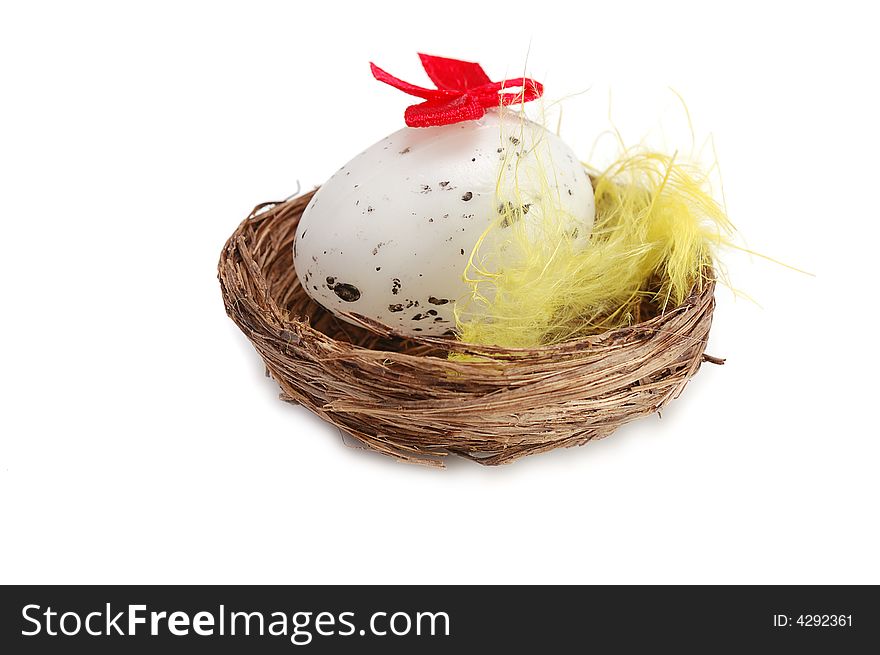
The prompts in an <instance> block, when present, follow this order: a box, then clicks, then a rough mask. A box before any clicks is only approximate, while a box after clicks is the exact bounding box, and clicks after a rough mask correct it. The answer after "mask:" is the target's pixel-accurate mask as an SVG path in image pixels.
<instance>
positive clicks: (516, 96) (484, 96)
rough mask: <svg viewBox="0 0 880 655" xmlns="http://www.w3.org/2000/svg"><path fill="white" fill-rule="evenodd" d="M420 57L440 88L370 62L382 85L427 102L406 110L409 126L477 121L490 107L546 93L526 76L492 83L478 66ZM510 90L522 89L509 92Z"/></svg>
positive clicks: (469, 63) (374, 74)
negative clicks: (413, 81) (417, 82)
mask: <svg viewBox="0 0 880 655" xmlns="http://www.w3.org/2000/svg"><path fill="white" fill-rule="evenodd" d="M419 57H420V58H421V60H422V67H423V68H424V69H425V72H426V73H427V74H428V77H430V78H431V81H432V82H433V83H434V84H436V85H437V88H436V89H425V88H422V87H420V86H416V85H414V84H410V83H409V82H404V81H403V80H400V79H398V78H396V77H394V76H393V75H390V74H388V73H386V72H385V71H383V70H382V69H381V68H379V67H378V66H376V64H374V63H372V62H371V63H370V70H371V71H373V77H375V78H376V79H377V80H379V81H380V82H385V84H390V85H391V86H393V87H394V88H396V89H400V90H401V91H403V92H404V93H408V94H410V95H413V96H416V97H418V98H424V100H425V102H422V103H419V104H417V105H411V106H409V107H407V108H406V112H405V113H404V115H403V116H404V119H405V120H406V124H407V125H409V126H410V127H432V126H434V125H450V124H452V123H458V122H461V121H473V120H477V119H478V118H481V117H482V116H483V115H484V114H485V113H486V109H488V108H490V107H498V106H499V105H510V104H513V103H521V102H531V101H532V100H537V99H538V98H540V97H541V94H542V93H544V87H543V86H542V85H541V84H540V82H536V81H535V80H532V79H529V78H527V77H516V78H513V79H510V80H503V81H501V82H493V81H492V80H490V79H489V76H488V75H486V73H485V72H484V71H483V69H482V67H481V66H480V65H479V64H475V63H472V62H469V61H459V60H458V59H447V58H446V57H434V56H431V55H423V54H419ZM511 88H514V89H515V88H520V89H521V90H520V91H516V92H510V91H507V90H506V89H511Z"/></svg>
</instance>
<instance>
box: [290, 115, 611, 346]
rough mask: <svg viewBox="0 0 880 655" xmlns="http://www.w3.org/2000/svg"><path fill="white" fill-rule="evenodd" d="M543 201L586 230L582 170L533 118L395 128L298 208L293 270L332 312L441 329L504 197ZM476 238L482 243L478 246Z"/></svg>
mask: <svg viewBox="0 0 880 655" xmlns="http://www.w3.org/2000/svg"><path fill="white" fill-rule="evenodd" d="M548 195H549V196H550V197H551V198H552V202H551V203H550V206H552V207H553V210H554V211H558V212H560V214H561V215H563V216H565V217H567V220H570V221H571V224H572V227H576V228H577V229H578V231H579V234H580V235H581V238H582V239H584V240H585V241H586V240H587V239H588V235H589V232H590V229H591V227H592V223H593V218H594V201H593V190H592V187H591V184H590V179H589V177H588V175H587V173H586V171H585V170H584V168H583V166H582V165H581V164H580V163H579V161H578V159H577V157H576V156H575V155H574V153H573V152H572V151H571V149H570V148H569V147H568V146H567V145H566V144H565V143H564V142H563V141H562V140H561V139H560V138H559V137H557V136H556V135H555V134H553V133H551V132H549V131H547V130H546V129H545V128H544V127H542V126H540V125H538V124H536V123H533V122H531V121H528V120H525V119H523V118H522V117H521V116H520V115H519V114H516V113H514V112H510V111H506V112H505V113H504V114H501V113H500V112H499V111H497V110H490V111H488V112H487V113H486V115H485V116H484V117H483V118H482V119H480V120H476V121H466V122H461V123H455V124H452V125H444V126H439V127H427V128H411V127H406V128H403V129H401V130H399V131H397V132H395V133H393V134H391V135H390V136H388V137H387V138H385V139H382V140H381V141H379V142H378V143H376V144H374V145H373V146H371V147H369V148H367V149H366V150H365V151H364V152H362V153H361V154H360V155H358V156H357V157H355V158H354V159H352V160H351V161H350V162H349V163H347V164H346V165H345V166H343V167H342V168H341V169H339V171H337V172H336V173H335V174H334V175H333V176H332V177H331V178H330V179H329V180H328V181H327V182H326V183H325V184H324V185H323V186H321V187H320V189H318V191H317V192H316V193H315V195H314V196H313V198H312V200H311V202H310V203H309V205H308V206H307V207H306V209H305V211H304V212H303V215H302V218H301V219H300V223H299V225H298V227H297V231H296V237H295V241H294V265H295V267H296V272H297V276H298V278H299V280H300V282H301V284H302V285H303V288H304V289H305V291H306V293H308V294H309V295H310V296H311V297H312V298H313V299H314V300H315V301H317V302H318V303H319V304H321V305H322V306H323V307H325V308H327V309H329V310H330V311H332V312H333V313H335V314H337V315H339V316H341V317H342V318H346V317H345V316H344V314H345V313H357V314H361V315H363V316H367V317H369V318H372V319H374V320H377V321H379V322H381V323H384V324H386V325H389V326H391V327H394V328H396V329H397V330H399V331H401V332H403V333H406V334H421V335H443V334H451V333H452V329H453V328H454V327H455V315H454V306H455V302H456V300H458V299H460V298H462V297H463V295H464V294H467V293H468V292H469V289H468V287H467V285H466V284H465V282H464V279H463V273H464V271H465V269H466V267H467V265H468V260H469V257H470V255H471V253H472V252H473V250H474V247H475V245H476V244H477V242H478V240H480V238H481V236H483V235H484V232H486V230H487V227H489V226H490V225H491V224H492V222H493V221H498V220H499V212H500V211H501V209H502V208H503V207H505V206H508V207H514V206H515V207H516V208H517V211H518V215H520V216H522V217H523V218H525V219H526V220H533V221H537V220H538V218H539V216H538V212H539V211H540V209H533V210H532V211H531V212H530V211H529V209H530V207H537V208H540V207H545V208H546V207H547V206H548V202H547V200H548ZM481 247H482V246H481Z"/></svg>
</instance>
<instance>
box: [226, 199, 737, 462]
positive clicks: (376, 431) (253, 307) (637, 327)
mask: <svg viewBox="0 0 880 655" xmlns="http://www.w3.org/2000/svg"><path fill="white" fill-rule="evenodd" d="M311 195H312V194H311V193H308V194H304V195H302V196H299V197H297V198H294V199H291V200H287V201H284V202H277V203H264V204H262V205H258V206H257V207H256V208H254V210H253V212H252V213H251V214H250V216H248V218H247V219H245V220H244V221H243V222H242V223H241V225H239V227H238V229H237V230H236V231H235V233H234V234H233V235H232V236H231V237H230V238H229V240H228V241H227V243H226V246H225V247H224V249H223V252H222V254H221V257H220V264H219V279H220V285H221V288H222V293H223V300H224V303H225V306H226V312H227V314H228V315H229V317H230V318H231V319H232V320H233V321H235V323H236V324H237V325H238V327H239V328H240V329H241V330H242V332H244V334H245V335H246V336H247V338H248V339H249V340H250V341H251V343H252V344H253V346H254V348H256V350H257V352H258V353H259V354H260V356H261V357H262V359H263V361H264V363H265V365H266V370H267V373H268V375H270V376H271V377H272V378H273V379H274V380H275V381H276V382H277V383H278V385H279V386H280V387H281V398H282V400H285V401H288V402H293V403H298V404H300V405H303V406H304V407H306V408H308V409H309V410H311V411H312V412H314V413H315V414H317V415H318V416H320V417H321V418H323V419H325V420H326V421H328V422H330V423H332V424H334V425H336V426H337V427H339V428H340V429H341V430H343V431H344V432H345V433H347V434H349V435H351V436H353V437H355V438H356V439H358V440H359V441H361V442H362V443H364V444H365V445H367V446H368V447H370V448H373V449H375V450H377V451H379V452H382V453H384V454H386V455H390V456H392V457H395V458H398V459H401V460H405V461H411V462H418V463H423V464H431V465H438V466H442V461H443V457H444V456H446V455H449V454H454V455H460V456H462V457H466V458H468V459H471V460H474V461H476V462H479V463H481V464H487V465H493V464H502V463H506V462H510V461H512V460H514V459H517V458H519V457H523V456H525V455H530V454H534V453H540V452H544V451H548V450H551V449H554V448H561V447H568V446H579V445H582V444H584V443H586V442H588V441H591V440H593V439H599V438H602V437H605V436H607V435H609V434H610V433H611V432H613V431H614V430H615V429H616V428H617V427H619V426H620V425H622V424H623V423H626V422H628V421H631V420H633V419H636V418H638V417H641V416H645V415H648V414H652V413H654V412H657V411H659V410H660V409H661V408H662V407H663V406H664V405H666V403H668V402H669V401H670V400H672V399H673V398H676V397H677V396H678V395H679V394H680V393H681V391H682V389H683V388H684V386H685V384H687V382H688V380H689V379H690V378H691V377H692V376H693V375H694V374H695V373H696V372H697V370H698V369H699V367H700V364H701V363H702V362H703V361H710V362H713V363H721V361H722V360H719V359H717V358H714V357H710V356H708V355H705V354H704V349H705V347H706V342H707V340H708V337H709V328H710V326H711V323H712V311H713V309H714V306H715V300H714V287H715V285H714V281H712V280H711V275H710V276H707V277H708V278H709V280H708V281H707V282H704V283H703V284H701V285H700V286H699V287H695V288H694V290H693V291H692V293H691V294H690V296H689V297H688V298H687V300H686V301H685V302H684V303H683V304H682V305H681V306H679V307H677V308H675V309H673V310H669V311H666V312H665V313H663V314H662V315H658V316H654V317H652V318H649V319H647V320H644V321H642V322H639V323H636V324H634V325H632V326H629V327H626V328H621V329H617V330H613V331H610V332H606V333H603V334H599V335H595V336H589V337H585V338H582V339H577V340H573V341H568V342H566V343H563V344H559V345H554V346H547V347H542V348H536V349H506V348H493V347H486V346H472V345H468V344H465V343H461V342H459V341H457V340H455V339H449V338H436V337H418V338H412V337H405V336H403V335H400V334H397V333H395V332H394V331H393V330H392V329H391V328H389V327H387V326H384V325H381V324H378V323H375V322H373V321H370V320H369V319H367V318H363V317H358V316H353V317H352V318H353V319H354V320H356V321H357V322H358V324H359V325H358V326H354V325H351V324H349V323H346V322H344V321H341V320H339V319H338V318H336V317H335V316H334V315H333V314H332V313H330V312H328V311H327V310H325V309H323V308H322V307H321V306H320V305H318V304H317V303H315V302H314V301H313V300H311V298H309V296H308V295H307V294H306V293H305V292H304V291H303V289H302V287H301V285H300V283H299V280H298V279H297V277H296V272H295V270H294V267H293V240H294V235H295V232H296V226H297V223H298V222H299V219H300V216H301V215H302V212H303V210H304V209H305V207H306V205H307V204H308V202H309V200H310V198H311ZM450 353H466V354H470V355H476V357H469V358H467V359H461V358H458V359H455V358H453V359H450V358H449V354H450Z"/></svg>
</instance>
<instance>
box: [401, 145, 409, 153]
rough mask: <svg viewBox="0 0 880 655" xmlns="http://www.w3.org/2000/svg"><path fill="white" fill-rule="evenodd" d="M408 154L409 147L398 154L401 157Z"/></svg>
mask: <svg viewBox="0 0 880 655" xmlns="http://www.w3.org/2000/svg"><path fill="white" fill-rule="evenodd" d="M408 152H409V146H407V147H406V148H404V149H403V150H401V151H400V153H399V154H401V155H405V154H407V153H408Z"/></svg>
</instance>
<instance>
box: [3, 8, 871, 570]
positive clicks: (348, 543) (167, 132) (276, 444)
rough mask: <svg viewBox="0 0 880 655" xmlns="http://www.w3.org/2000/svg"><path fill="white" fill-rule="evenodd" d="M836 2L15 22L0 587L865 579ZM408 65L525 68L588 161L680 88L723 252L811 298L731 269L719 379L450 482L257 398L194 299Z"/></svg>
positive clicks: (365, 122)
mask: <svg viewBox="0 0 880 655" xmlns="http://www.w3.org/2000/svg"><path fill="white" fill-rule="evenodd" d="M10 4H11V3H10ZM859 4H860V3H846V2H835V3H833V6H831V5H828V3H790V4H789V3H768V2H758V3H754V4H749V3H742V2H741V3H736V4H735V5H734V4H732V5H730V7H729V8H727V9H720V8H713V6H712V5H711V4H709V3H705V2H695V3H680V2H669V1H667V2H662V3H661V2H645V3H633V2H615V3H586V2H571V3H561V2H548V1H546V0H545V1H542V2H526V3H519V2H505V3H490V2H486V3H479V2H473V1H470V2H461V3H459V2H451V1H449V0H444V1H443V2H438V3H416V2H405V3H382V5H381V6H380V5H379V3H353V2H344V3H339V2H318V3H299V2H297V3H295V2H287V3H264V2H248V3H239V4H237V5H229V4H226V3H217V2H211V3H185V2H173V3H164V2H152V3H142V4H141V6H140V7H136V6H134V5H131V4H129V3H111V2H108V3H103V4H98V3H94V2H91V3H57V4H46V3H36V2H35V3H19V4H18V6H10V5H9V4H4V8H3V9H2V12H0V61H2V64H0V75H2V81H0V83H2V87H0V95H2V99H0V137H2V138H0V194H2V213H0V220H2V246H3V247H2V253H0V267H2V271H0V273H2V280H3V289H2V291H3V293H2V305H0V312H2V323H0V330H2V340H0V344H2V371H3V375H2V415H0V422H2V423H0V432H2V437H0V439H2V442H0V526H2V528H0V529H2V537H0V582H29V583H36V582H95V583H98V582H110V583H122V582H124V583H158V582H186V583H196V582H212V583H220V582H229V583H239V582H242V583H243V582H251V583H275V582H278V583H281V582H285V583H300V582H302V583H305V582H413V583H426V582H510V583H514V582H561V583H565V582H622V583H632V582H682V583H683V582H698V583H704V582H732V583H741V582H765V583H782V582H797V583H806V582H821V583H826V582H828V583H830V582H850V583H857V582H873V583H878V582H880V565H878V558H877V556H876V555H877V552H878V551H880V543H878V541H880V540H878V520H877V501H878V496H880V494H878V482H877V468H878V455H880V440H878V431H877V428H876V425H875V421H874V418H873V417H874V415H875V413H876V404H877V392H876V384H877V354H876V339H877V336H876V307H877V298H876V294H877V290H876V280H877V275H876V272H875V267H876V266H877V263H878V257H877V236H878V234H877V232H878V230H877V221H878V218H880V217H878V202H877V193H876V190H877V173H878V170H877V168H878V167H877V153H878V151H880V143H878V127H877V117H878V115H880V106H878V101H877V79H876V64H877V61H878V60H880V53H878V48H877V45H876V43H877V39H876V35H875V34H874V26H875V24H876V23H875V21H874V20H873V19H872V18H871V17H869V16H868V15H867V14H866V13H861V12H860V11H859V9H858V7H859ZM865 11H866V12H867V11H868V10H867V9H866V10H865ZM418 51H426V52H429V53H435V54H441V55H447V56H453V57H459V58H463V59H470V60H478V61H480V62H481V63H482V64H483V65H484V67H485V69H486V70H487V72H488V73H489V74H490V76H492V77H493V78H500V77H502V76H511V77H513V76H517V75H519V74H521V72H522V70H523V66H524V65H525V62H526V58H527V55H528V66H527V69H528V71H529V72H530V73H531V74H532V76H534V77H535V78H536V79H539V80H541V81H543V82H544V83H545V85H546V88H547V98H548V100H550V101H552V100H555V99H560V98H563V97H566V96H572V97H571V98H570V99H569V100H566V101H565V103H564V105H563V106H564V118H563V129H562V135H563V137H564V138H565V139H566V140H567V141H568V142H569V143H570V145H572V147H573V148H574V149H575V150H576V151H577V152H578V153H579V154H580V155H582V156H583V157H585V158H586V157H588V156H589V155H590V148H591V145H592V142H593V139H594V138H595V137H596V136H597V135H599V134H600V133H601V132H603V131H604V130H607V129H608V127H609V123H608V112H609V102H610V103H611V107H612V112H611V113H612V117H613V119H614V122H615V124H617V126H618V127H619V128H620V129H621V130H622V131H623V133H624V137H625V138H627V139H628V140H629V141H638V140H639V139H640V138H642V137H643V136H644V135H646V134H648V133H653V134H655V135H656V134H657V133H658V132H657V130H656V129H655V128H656V127H657V123H658V120H659V119H661V118H663V120H664V121H666V120H667V119H668V122H669V123H673V124H674V122H675V117H676V115H678V116H679V118H680V116H681V109H680V105H679V104H678V100H677V98H676V97H675V96H674V95H673V94H672V93H671V92H670V91H669V87H672V88H674V89H675V90H676V91H677V92H678V93H680V94H681V95H682V96H683V97H684V98H685V99H686V101H687V105H688V107H689V109H690V112H691V114H692V116H693V119H694V123H695V126H696V129H697V132H698V136H699V137H700V138H705V137H706V136H707V135H709V134H710V133H711V134H712V135H714V140H715V144H716V147H717V152H718V157H719V160H720V162H721V164H722V166H723V179H724V189H725V192H726V198H727V205H728V209H729V211H730V215H731V217H732V219H733V220H734V222H735V223H736V224H737V226H738V227H739V229H740V231H741V233H742V234H743V236H744V238H745V239H746V240H747V242H748V244H749V245H750V246H751V247H752V248H753V249H755V250H758V251H760V252H762V253H766V254H768V255H771V256H773V257H775V258H777V259H780V260H782V261H784V262H786V263H788V264H791V265H793V266H797V267H799V268H802V269H805V270H807V271H810V272H812V273H814V274H815V277H810V276H807V275H802V274H799V273H795V272H792V271H790V270H788V269H785V268H782V267H780V266H775V265H773V264H769V263H766V262H764V261H762V260H760V259H754V258H748V257H744V256H734V255H729V256H728V257H727V259H726V261H727V263H728V267H729V269H730V275H731V277H732V279H733V281H734V283H735V285H736V286H737V287H738V288H740V289H742V290H743V291H745V292H747V293H748V294H749V295H751V296H752V297H754V298H755V299H756V301H757V302H758V303H760V306H758V305H756V304H753V303H751V302H749V301H743V300H734V298H733V296H732V294H731V293H730V292H729V291H727V290H725V289H721V290H719V293H718V302H719V306H718V310H717V314H716V320H715V326H714V328H713V332H712V338H711V342H710V345H709V348H708V352H709V353H711V354H714V355H717V356H723V357H727V358H728V363H727V364H726V365H725V366H723V367H713V366H710V365H705V366H704V367H703V369H702V370H701V371H700V373H699V375H697V377H696V378H695V379H694V380H693V381H692V382H691V384H690V385H689V386H688V388H687V390H686V392H685V393H684V395H683V396H682V397H681V398H680V399H679V400H678V401H676V402H674V403H673V404H672V405H671V406H670V407H669V408H668V409H667V410H666V411H664V413H663V418H662V419H658V418H657V417H651V418H648V419H644V420H642V421H639V422H637V423H634V424H631V425H629V426H627V427H626V428H624V429H622V430H620V431H619V432H618V433H617V434H615V435H614V436H612V437H610V438H608V439H606V440H604V441H602V442H598V443H594V444H590V445H587V446H586V447H583V448H580V449H575V450H565V451H557V452H553V453H551V454H547V455H542V456H537V457H534V458H530V459H526V460H521V461H519V462H517V463H514V464H512V465H510V466H507V467H502V468H494V469H493V468H488V469H487V468H483V467H480V466H478V465H475V464H472V463H469V462H464V461H451V462H449V465H450V466H449V468H448V469H447V470H445V471H441V470H431V469H426V468H422V467H417V466H408V465H403V464H399V463H396V462H394V461H391V460H388V459H385V458H383V457H381V456H378V455H375V454H372V453H367V452H363V451H361V450H356V449H353V448H350V447H346V446H345V445H344V444H343V442H342V439H341V437H340V434H339V433H338V431H336V430H335V429H334V428H332V427H330V426H328V425H325V424H323V423H322V422H321V421H320V420H318V419H317V418H314V417H313V416H311V415H310V414H309V413H308V412H306V411H305V410H304V409H302V408H298V407H292V406H289V405H286V404H284V403H281V402H279V401H278V400H277V389H276V387H275V386H274V384H273V383H272V382H271V381H270V380H267V379H265V378H264V377H263V368H262V366H261V363H260V361H259V358H258V357H257V355H256V353H255V352H254V351H253V349H252V348H251V347H250V345H249V343H248V342H247V340H246V339H245V338H244V336H243V335H242V334H241V333H239V332H238V330H237V329H236V328H235V326H234V325H233V324H232V322H231V321H229V320H228V319H227V318H226V316H225V313H224V310H223V304H222V301H221V298H220V289H219V286H218V283H217V280H216V268H215V267H216V263H217V259H218V256H219V253H220V249H221V247H222V245H223V243H224V241H225V239H226V237H227V236H228V235H229V234H230V233H231V232H232V231H233V230H234V229H235V227H236V225H237V224H238V223H239V221H240V220H241V219H243V218H244V217H245V215H246V214H247V213H248V212H249V211H250V209H251V208H252V207H253V205H255V204H256V203H258V202H260V201H264V200H276V199H281V198H283V197H285V196H287V195H289V194H291V193H293V192H294V191H295V190H296V188H297V183H300V184H301V185H302V188H303V189H308V188H311V187H312V186H314V185H316V184H319V183H321V182H322V181H323V180H324V179H325V178H326V177H328V176H329V174H330V173H331V172H332V171H334V170H335V169H336V168H338V167H339V166H340V165H341V164H343V163H345V162H346V161H347V160H348V159H349V158H350V157H351V156H353V155H354V154H356V153H357V152H359V151H360V150H361V149H363V148H364V147H365V146H367V145H369V144H371V143H372V142H374V141H376V140H378V139H379V138H381V137H383V136H384V135H386V134H388V133H390V132H391V131H393V130H395V129H398V128H399V127H400V126H401V125H402V116H403V109H404V107H405V106H406V104H407V103H408V102H409V98H408V97H407V96H404V95H403V94H401V93H399V92H397V91H395V90H393V89H391V88H390V87H385V86H383V85H380V84H379V83H377V82H375V81H374V80H373V79H372V78H371V76H370V75H369V71H368V67H367V62H368V61H370V60H374V61H376V63H378V64H379V65H381V66H382V67H384V68H386V69H387V70H389V71H391V72H392V73H394V74H396V75H399V76H400V77H402V78H404V79H406V80H410V81H412V82H415V83H421V82H425V81H426V79H425V78H424V77H423V74H422V72H421V71H420V69H419V66H418V60H417V58H416V52H418ZM587 89H589V90H587ZM585 90H587V91H586V93H581V94H580V95H575V94H578V93H579V92H581V91H585ZM609 90H611V91H612V93H611V94H609ZM609 98H611V99H612V100H611V101H609ZM675 129H677V128H670V133H671V132H674V131H675ZM663 134H668V133H667V132H663Z"/></svg>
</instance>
